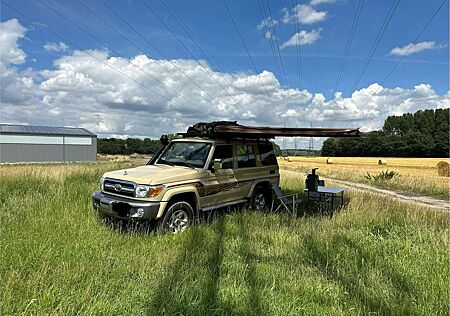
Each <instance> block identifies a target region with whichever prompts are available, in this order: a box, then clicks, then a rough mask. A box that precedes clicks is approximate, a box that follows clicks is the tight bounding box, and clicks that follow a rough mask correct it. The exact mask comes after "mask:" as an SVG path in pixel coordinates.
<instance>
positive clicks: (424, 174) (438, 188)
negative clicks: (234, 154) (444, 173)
mask: <svg viewBox="0 0 450 316" xmlns="http://www.w3.org/2000/svg"><path fill="white" fill-rule="evenodd" d="M331 159H332V164H327V157H289V160H291V161H287V160H285V159H282V158H280V159H278V162H279V164H280V167H282V168H284V169H287V170H295V171H300V172H303V173H309V172H311V168H315V167H318V168H319V169H318V173H319V176H322V177H328V178H332V179H340V180H348V181H352V182H358V183H365V184H369V185H373V186H375V187H380V188H387V189H393V190H399V191H405V192H410V193H417V194H422V195H427V196H433V197H437V198H441V199H447V200H448V199H449V198H450V187H449V185H450V178H448V177H441V176H438V172H437V169H436V165H437V163H438V162H439V161H443V160H445V159H441V158H384V157H380V158H377V157H332V158H331ZM379 159H382V160H385V161H386V162H387V164H386V165H378V160H379ZM447 160H448V159H447ZM387 170H389V171H395V172H397V173H398V174H397V175H396V176H394V177H393V178H392V179H389V180H369V179H367V174H368V173H369V174H370V175H378V174H380V173H381V172H383V171H387Z"/></svg>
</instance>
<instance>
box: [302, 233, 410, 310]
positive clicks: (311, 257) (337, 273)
mask: <svg viewBox="0 0 450 316" xmlns="http://www.w3.org/2000/svg"><path fill="white" fill-rule="evenodd" d="M303 245H304V248H305V250H306V251H305V257H304V258H303V259H302V261H303V262H304V263H305V264H307V265H310V266H311V267H314V268H316V269H317V270H318V271H321V274H322V275H323V277H324V278H325V279H327V280H328V281H330V282H332V283H335V284H337V285H339V286H340V287H341V288H342V289H343V290H344V291H345V292H347V293H348V294H349V296H348V297H349V299H351V300H352V301H353V302H354V303H355V304H356V305H358V306H359V307H360V308H361V309H363V310H364V313H374V314H382V315H386V314H388V315H415V314H417V313H418V309H417V305H414V304H415V303H413V302H414V301H416V298H417V295H416V291H415V290H414V285H413V284H412V283H411V281H410V280H408V279H407V278H405V277H404V276H402V275H401V274H400V273H399V272H397V271H395V269H394V268H393V267H392V266H389V264H388V263H387V262H385V263H383V264H382V263H381V261H380V260H376V258H375V257H374V255H372V254H370V253H369V252H368V251H367V250H365V249H364V248H363V247H362V246H361V245H360V244H358V243H355V242H354V241H352V240H350V239H349V238H348V237H345V236H339V237H336V238H333V239H332V242H331V244H329V245H328V247H329V249H333V251H334V252H336V250H338V249H352V250H353V251H355V253H356V255H355V257H354V262H357V265H358V269H359V270H360V271H361V273H356V272H355V271H353V272H349V271H348V268H347V267H345V266H343V265H344V263H343V262H342V261H340V260H337V259H336V258H335V257H330V256H328V254H327V250H326V247H324V246H323V245H321V244H320V242H319V241H318V240H317V238H316V237H314V236H305V238H304V240H303ZM370 267H372V268H376V270H377V272H379V273H384V279H386V280H390V281H391V282H389V283H388V284H387V285H388V286H389V289H390V290H392V291H393V293H394V295H393V296H390V297H389V298H392V299H394V300H396V301H389V300H387V299H386V296H384V297H383V294H385V291H381V292H380V293H379V295H377V293H378V292H377V291H371V290H370V286H369V287H368V286H367V282H370V280H364V277H365V270H366V269H368V268H370ZM346 270H347V272H346ZM361 281H362V282H361ZM406 297H408V298H409V299H410V300H411V301H410V302H405V301H402V300H404V299H405V298H406ZM411 298H412V299H411Z"/></svg>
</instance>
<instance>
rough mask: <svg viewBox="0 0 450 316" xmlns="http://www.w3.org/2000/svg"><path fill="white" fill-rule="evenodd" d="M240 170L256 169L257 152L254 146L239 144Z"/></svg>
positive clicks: (237, 150) (237, 147)
mask: <svg viewBox="0 0 450 316" xmlns="http://www.w3.org/2000/svg"><path fill="white" fill-rule="evenodd" d="M236 152H237V160H238V168H249V167H256V159H255V152H254V151H253V146H252V145H244V144H239V145H237V146H236Z"/></svg>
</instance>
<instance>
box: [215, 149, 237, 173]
mask: <svg viewBox="0 0 450 316" xmlns="http://www.w3.org/2000/svg"><path fill="white" fill-rule="evenodd" d="M214 159H220V160H221V161H222V169H231V168H233V146H232V145H219V146H216V149H215V150H214V155H213V158H212V160H211V167H212V166H213V165H214Z"/></svg>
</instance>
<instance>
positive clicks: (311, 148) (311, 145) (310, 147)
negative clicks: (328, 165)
mask: <svg viewBox="0 0 450 316" xmlns="http://www.w3.org/2000/svg"><path fill="white" fill-rule="evenodd" d="M309 127H312V122H311V123H310V124H309ZM313 155H314V138H312V137H310V138H309V145H308V156H313Z"/></svg>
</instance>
